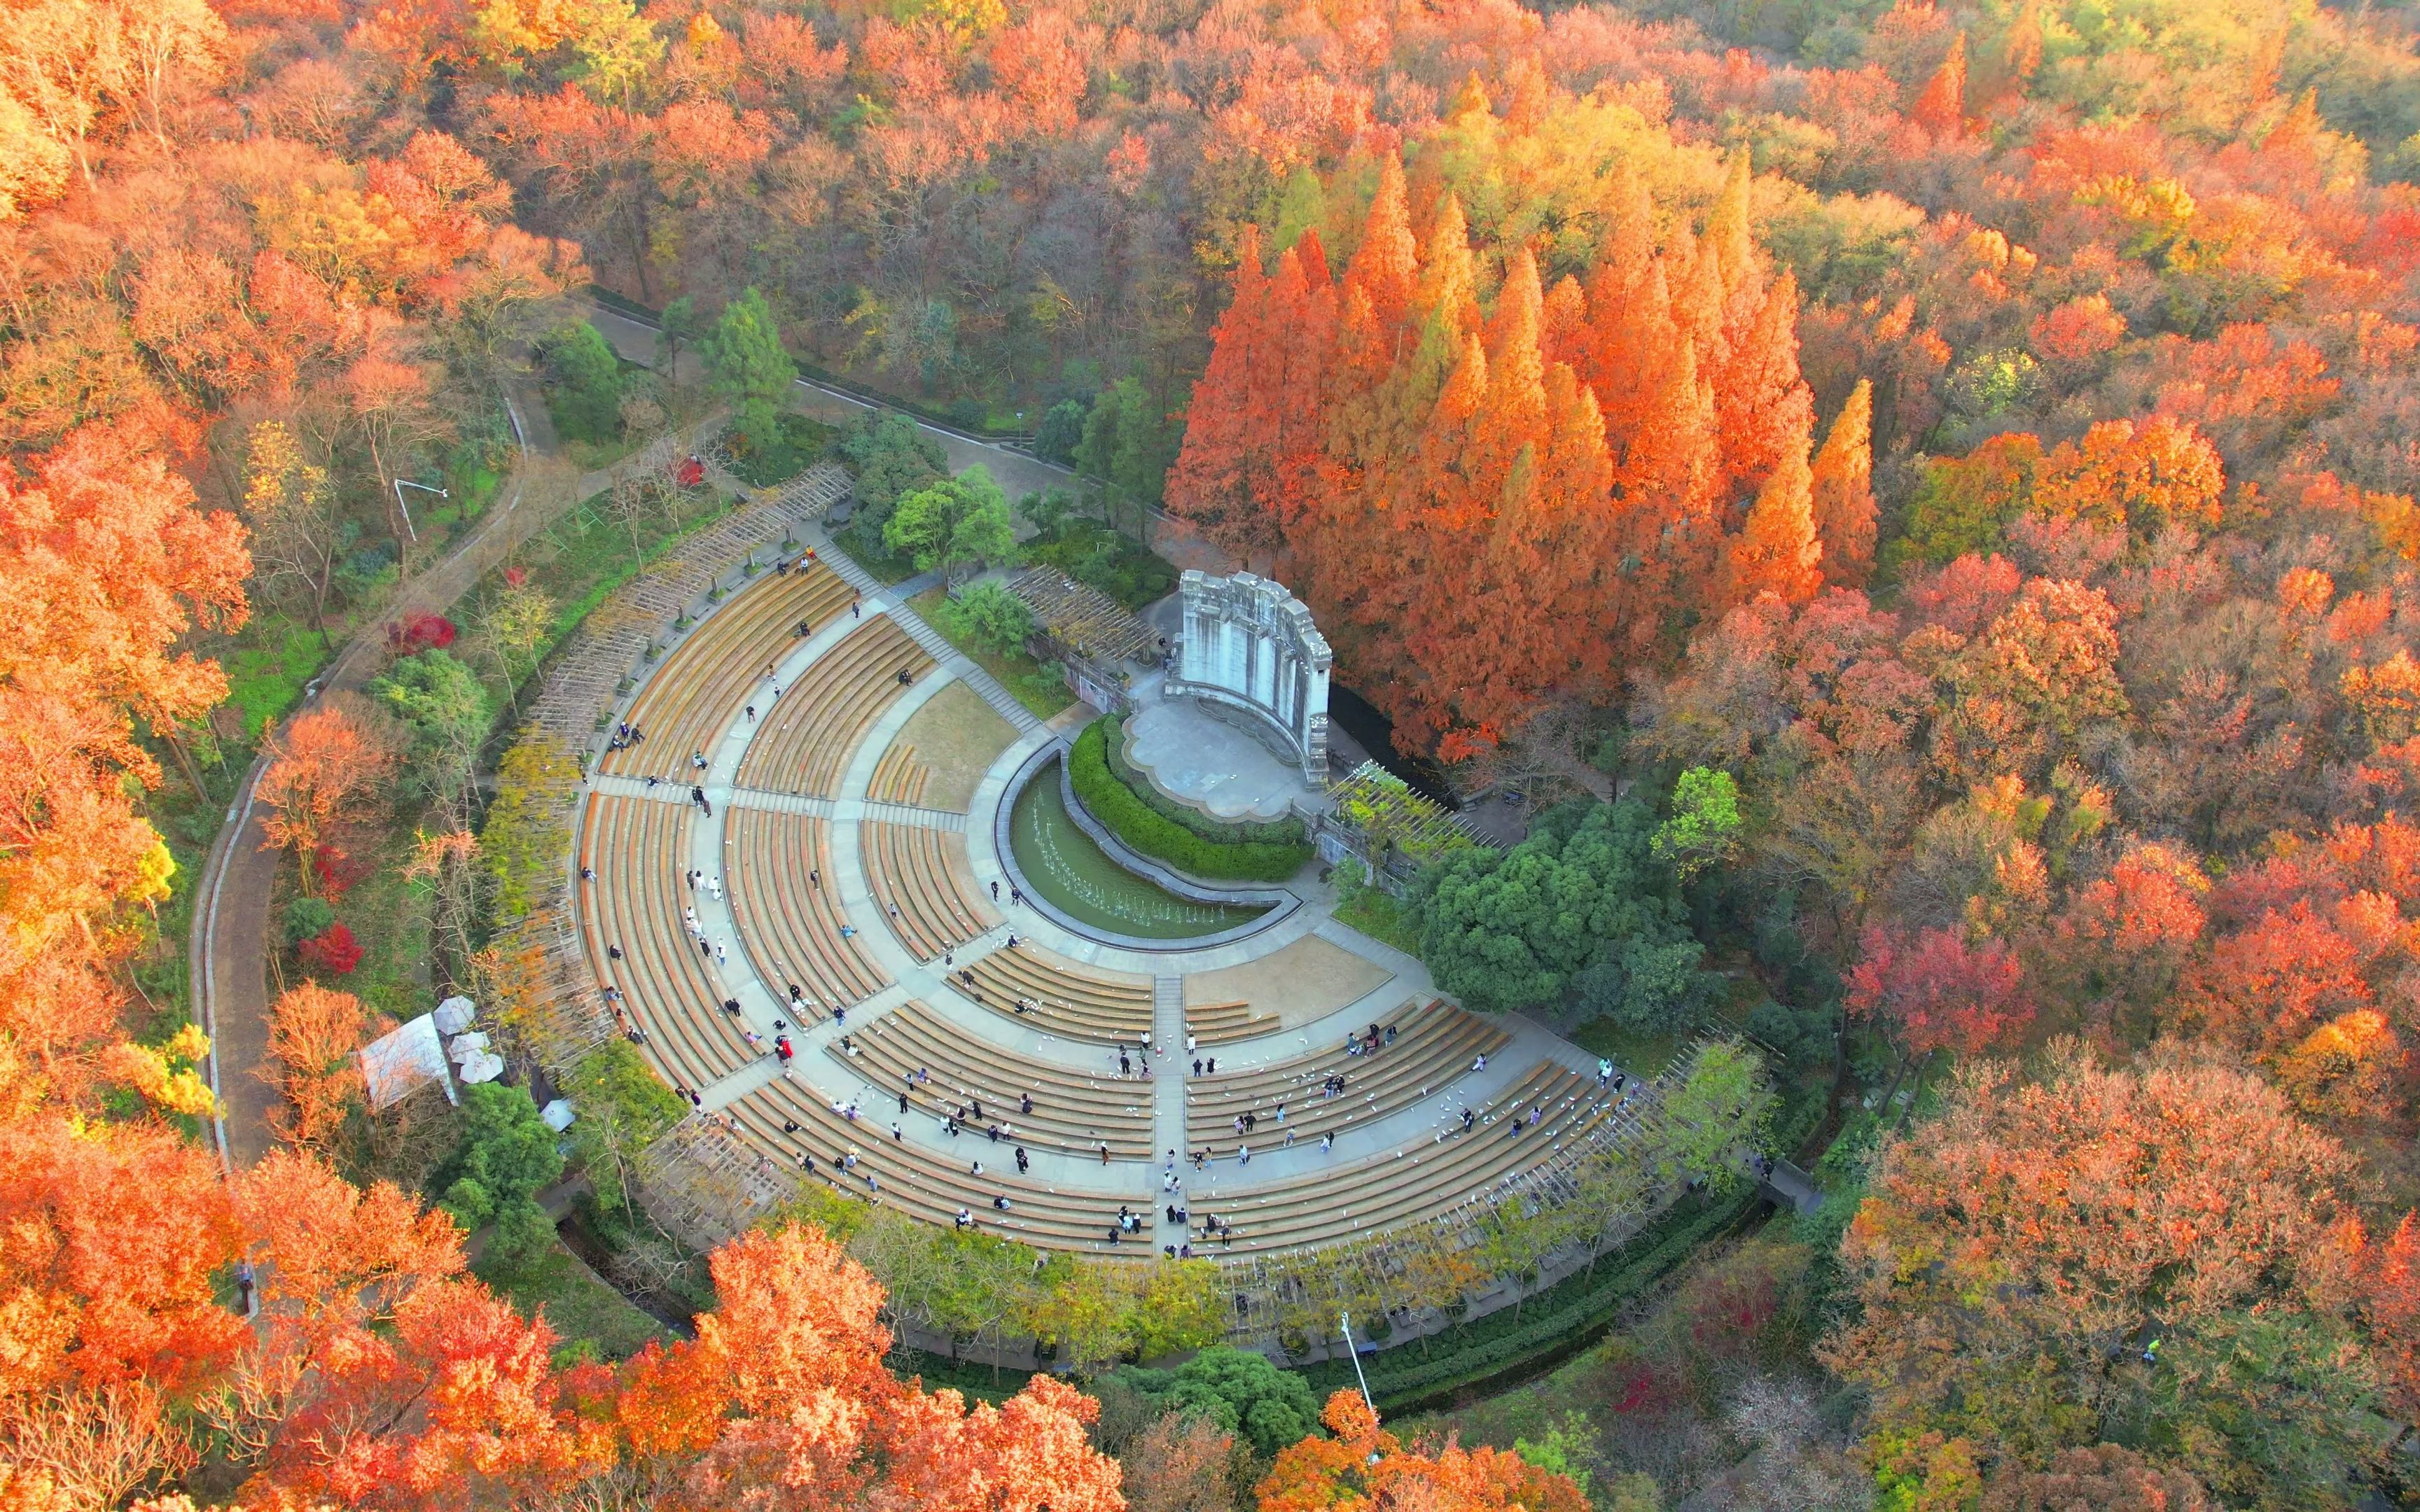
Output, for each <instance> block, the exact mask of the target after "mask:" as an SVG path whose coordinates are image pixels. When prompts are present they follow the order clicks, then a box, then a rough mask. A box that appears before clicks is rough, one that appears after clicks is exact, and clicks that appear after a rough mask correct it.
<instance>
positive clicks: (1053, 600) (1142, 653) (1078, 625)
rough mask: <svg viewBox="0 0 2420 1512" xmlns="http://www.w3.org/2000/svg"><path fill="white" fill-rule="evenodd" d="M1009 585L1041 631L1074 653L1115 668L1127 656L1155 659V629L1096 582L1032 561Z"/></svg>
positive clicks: (1128, 659)
mask: <svg viewBox="0 0 2420 1512" xmlns="http://www.w3.org/2000/svg"><path fill="white" fill-rule="evenodd" d="M1008 591H1009V592H1010V593H1012V594H1016V596H1017V597H1018V598H1020V599H1023V600H1024V601H1025V607H1026V608H1028V609H1032V611H1033V618H1034V621H1035V623H1036V624H1038V625H1041V626H1042V632H1043V633H1044V634H1045V635H1047V636H1048V637H1050V639H1051V640H1054V641H1057V642H1058V643H1059V644H1060V645H1061V646H1063V647H1064V648H1065V649H1066V651H1067V652H1068V653H1069V654H1070V655H1073V656H1081V657H1083V658H1084V659H1085V660H1087V661H1090V662H1094V663H1097V664H1099V665H1100V666H1101V667H1102V668H1103V669H1104V670H1109V671H1114V670H1115V669H1117V668H1118V667H1120V666H1121V665H1123V664H1124V663H1125V662H1129V661H1139V662H1142V663H1145V664H1149V663H1151V662H1155V661H1156V660H1158V659H1159V632H1158V631H1156V630H1155V629H1153V628H1152V627H1151V626H1150V625H1146V624H1144V623H1143V622H1142V620H1141V619H1140V618H1139V617H1138V616H1136V614H1135V613H1134V612H1133V611H1132V610H1131V609H1127V608H1126V607H1125V605H1123V604H1121V603H1119V602H1118V601H1117V600H1116V599H1114V598H1111V597H1110V596H1109V594H1105V593H1102V592H1101V591H1100V590H1099V589H1097V588H1093V587H1090V586H1088V585H1086V584H1084V583H1079V582H1078V581H1077V580H1076V579H1073V578H1070V577H1068V576H1067V575H1066V574H1065V573H1063V572H1061V571H1060V570H1059V569H1058V568H1056V567H1034V568H1031V569H1029V570H1028V571H1026V572H1025V573H1023V574H1021V575H1019V576H1018V577H1017V579H1016V580H1015V581H1013V582H1011V583H1010V584H1009V585H1008Z"/></svg>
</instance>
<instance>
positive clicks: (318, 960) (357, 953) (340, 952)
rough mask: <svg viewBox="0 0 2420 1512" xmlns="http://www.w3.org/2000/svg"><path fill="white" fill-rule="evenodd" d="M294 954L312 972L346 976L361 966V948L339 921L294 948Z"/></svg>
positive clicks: (349, 930)
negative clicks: (299, 957)
mask: <svg viewBox="0 0 2420 1512" xmlns="http://www.w3.org/2000/svg"><path fill="white" fill-rule="evenodd" d="M294 953H295V954H296V955H299V956H301V957H302V964H304V965H306V966H309V967H310V968H311V969H312V970H314V971H324V972H328V973H330V974H331V975H334V976H339V977H342V976H346V975H348V974H349V973H350V972H351V971H352V969H353V968H354V967H355V966H358V965H360V964H362V955H363V948H362V944H361V942H360V941H358V940H356V939H354V938H353V932H352V929H351V927H350V926H349V925H347V924H346V923H345V922H344V921H342V920H341V919H340V920H338V921H337V922H335V923H334V924H331V925H329V926H328V927H327V928H326V929H324V930H322V931H320V932H319V933H317V934H315V935H313V936H312V937H311V938H309V939H307V940H304V941H303V942H302V944H301V945H299V946H297V947H295V950H294Z"/></svg>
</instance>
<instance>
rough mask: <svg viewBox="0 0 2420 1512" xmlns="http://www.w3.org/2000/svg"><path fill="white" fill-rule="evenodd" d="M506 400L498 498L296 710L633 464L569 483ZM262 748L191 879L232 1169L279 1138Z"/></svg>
mask: <svg viewBox="0 0 2420 1512" xmlns="http://www.w3.org/2000/svg"><path fill="white" fill-rule="evenodd" d="M504 404H505V409H506V411H507V412H508V413H509V414H510V415H511V417H512V422H513V432H514V435H515V437H516V439H517V440H519V442H520V460H519V462H517V463H516V464H515V466H514V468H513V471H512V475H511V476H510V477H509V478H508V479H507V480H506V481H505V483H504V486H502V487H501V488H500V489H499V490H498V498H499V502H497V503H496V504H494V505H493V506H492V507H490V508H489V511H488V514H487V517H486V518H484V519H483V520H481V521H480V522H479V526H478V528H477V529H476V530H474V531H473V532H471V533H470V534H469V535H467V536H465V537H464V538H463V539H462V541H461V542H460V544H458V546H456V547H455V548H454V549H453V551H452V552H450V553H449V554H447V555H446V556H445V557H444V558H443V559H442V560H441V561H439V562H437V563H434V564H433V565H431V566H429V567H427V568H426V569H424V570H423V571H422V572H421V573H420V574H419V575H418V576H416V577H414V578H412V579H411V580H410V581H409V582H407V583H405V584H404V585H403V588H402V590H401V592H399V593H398V594H396V596H395V598H394V599H393V600H392V601H391V602H389V603H388V604H386V605H385V606H383V607H382V608H381V609H380V613H379V614H378V616H377V617H376V618H375V620H373V621H372V622H370V623H368V624H365V625H363V626H362V627H361V628H360V629H359V630H357V631H356V632H355V633H354V635H353V638H352V640H349V641H348V642H347V643H346V645H345V647H344V649H343V650H342V651H340V652H339V653H338V654H337V655H336V657H335V659H334V661H333V662H331V663H330V664H329V665H328V667H327V668H326V669H325V670H323V671H321V672H320V674H319V675H318V677H317V678H315V679H313V681H312V684H311V687H309V688H308V689H306V691H305V693H304V697H303V701H302V704H301V706H300V707H299V708H298V709H297V710H296V711H295V712H296V713H300V712H302V710H303V709H308V708H310V707H312V706H313V705H314V704H316V703H317V702H318V698H319V696H320V695H321V694H323V693H326V692H328V691H331V690H334V689H339V688H342V689H348V690H358V689H359V688H361V687H363V686H364V685H365V684H366V683H367V682H368V681H369V679H370V678H371V677H372V676H373V675H375V673H376V672H377V671H378V669H379V668H380V665H381V662H382V659H383V658H382V654H383V651H384V639H383V637H384V630H385V626H386V625H389V624H390V623H392V622H394V621H396V620H398V619H401V618H404V617H406V616H408V615H413V614H434V613H441V612H442V611H444V610H445V609H450V608H452V607H453V605H454V604H455V603H456V602H457V601H458V600H459V599H460V598H461V597H462V595H463V594H467V593H469V592H470V591H471V589H472V588H473V586H474V585H475V584H476V583H477V582H478V581H479V579H482V578H484V577H486V576H487V575H488V574H489V572H490V571H492V570H493V569H494V568H495V566H496V565H497V563H501V562H503V561H504V559H505V558H506V557H508V556H509V555H511V553H512V552H513V551H514V550H515V549H516V548H519V547H520V545H521V544H522V543H524V542H526V541H528V540H529V539H530V537H532V536H533V535H535V534H536V533H537V532H539V531H542V530H544V529H545V528H546V527H547V526H549V525H551V524H552V523H553V522H554V520H555V519H556V518H557V517H559V516H561V515H562V514H563V513H564V511H566V509H568V508H570V507H571V506H572V505H574V504H575V503H577V502H578V501H580V500H582V499H585V498H587V497H589V496H590V495H592V494H594V493H596V492H597V491H598V490H600V489H602V488H604V487H606V486H608V485H610V484H611V483H612V482H613V478H614V476H615V474H616V473H617V472H618V471H620V470H621V469H622V468H623V467H626V466H629V465H632V460H633V459H625V461H624V462H622V463H618V464H616V465H615V466H614V467H612V468H606V469H603V470H600V471H593V472H588V473H584V474H582V475H581V476H580V477H579V478H578V479H577V480H576V481H572V480H570V479H569V478H568V476H567V475H568V473H569V471H570V470H569V469H568V468H567V467H564V466H562V465H561V464H560V463H558V462H556V461H555V459H556V458H558V457H559V456H560V455H561V451H562V448H561V444H560V443H559V442H558V441H557V440H556V438H555V434H554V425H553V423H552V421H551V420H550V419H549V418H548V415H547V409H546V405H545V401H544V397H543V395H541V394H540V393H538V390H537V388H536V386H535V384H534V383H530V382H528V381H526V380H523V381H520V382H516V383H514V384H513V385H512V386H511V387H510V389H509V390H508V391H507V393H506V394H505V399H504ZM712 424H715V420H714V418H713V417H709V418H708V419H707V420H706V421H704V422H701V423H700V431H701V432H702V431H703V430H704V429H705V427H706V426H710V425H712ZM281 728H282V727H281ZM261 746H262V748H261V753H260V754H259V755H257V756H256V757H255V758H254V760H253V764H252V765H251V766H250V767H249V768H248V769H247V770H246V771H245V772H244V774H243V778H242V779H241V781H240V782H239V783H238V784H237V786H236V791H235V795H234V796H233V797H232V798H230V799H229V800H228V804H227V810H226V815H225V822H224V823H223V824H222V825H220V828H219V834H218V838H217V839H216V840H215V841H212V842H211V845H210V851H209V856H208V857H207V859H206V860H205V861H204V862H203V865H202V872H201V875H200V877H199V878H198V879H197V880H196V881H195V883H194V887H195V895H196V898H197V902H196V903H195V905H194V929H193V934H192V936H191V938H190V940H189V942H188V949H187V955H188V969H189V971H190V973H191V979H192V991H193V1002H194V1017H195V1019H196V1020H198V1021H199V1022H200V1024H201V1026H202V1028H203V1030H204V1032H206V1033H208V1034H209V1037H210V1057H209V1081H210V1089H211V1090H212V1091H213V1092H214V1093H216V1094H217V1096H218V1099H219V1106H220V1114H219V1117H218V1119H216V1120H215V1121H214V1125H213V1128H212V1134H213V1136H214V1139H215V1142H216V1144H217V1147H218V1152H219V1160H220V1164H221V1165H222V1166H223V1167H225V1168H226V1169H229V1170H233V1169H235V1168H238V1167H247V1168H248V1167H250V1166H251V1165H254V1164H255V1163H256V1162H257V1161H258V1160H259V1159H260V1158H261V1157H262V1156H263V1155H266V1154H267V1153H269V1151H270V1150H271V1149H272V1148H273V1147H274V1145H275V1142H276V1137H275V1134H274V1133H273V1131H272V1128H271V1123H270V1112H271V1109H272V1108H273V1107H274V1106H275V1105H276V1102H277V1093H276V1091H275V1089H274V1088H271V1086H270V1085H269V1083H268V1082H266V1081H264V1080H262V1079H261V1077H259V1076H258V1075H256V1070H257V1069H258V1068H259V1067H260V1066H262V1065H263V1064H264V1063H265V1062H266V1060H267V1058H268V1055H269V1005H270V998H271V994H270V990H269V951H270V949H271V943H270V941H271V923H272V920H271V917H270V903H271V899H272V898H273V897H274V895H275V892H276V887H277V867H278V862H279V857H278V856H277V853H276V852H274V851H270V850H264V849H262V846H263V844H264V843H265V841H266V838H267V837H266V834H265V832H264V831H263V829H262V827H261V824H260V816H259V812H258V805H257V803H256V799H255V795H254V788H255V784H256V783H257V782H258V781H259V779H260V774H261V772H262V770H263V769H264V768H266V767H267V765H268V764H269V757H268V747H269V742H268V741H267V740H266V739H264V740H263V741H262V743H261Z"/></svg>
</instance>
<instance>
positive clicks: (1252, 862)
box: [1067, 717, 1311, 882]
mask: <svg viewBox="0 0 2420 1512" xmlns="http://www.w3.org/2000/svg"><path fill="white" fill-rule="evenodd" d="M1108 726H1109V720H1108V719H1107V718H1106V717H1104V718H1099V719H1095V720H1094V721H1093V722H1092V723H1091V724H1088V725H1086V726H1085V727H1084V731H1083V733H1081V734H1079V735H1078V736H1077V737H1076V745H1075V748H1074V749H1073V750H1071V751H1070V752H1069V753H1068V756H1067V780H1068V781H1069V783H1070V784H1072V785H1073V786H1074V787H1075V790H1076V797H1077V800H1078V802H1080V803H1082V804H1083V806H1084V807H1085V809H1086V810H1089V811H1090V812H1091V813H1092V815H1093V817H1094V818H1095V819H1098V820H1099V821H1100V822H1101V823H1102V824H1104V825H1108V826H1109V829H1110V831H1111V832H1112V833H1114V834H1115V835H1116V836H1117V837H1118V839H1120V840H1122V841H1125V843H1126V844H1128V845H1131V846H1132V847H1134V848H1135V849H1136V850H1137V851H1140V852H1141V853H1142V854H1143V855H1145V856H1150V857H1152V858H1153V859H1155V860H1159V861H1165V862H1167V863H1168V864H1169V865H1170V866H1172V867H1174V868H1176V869H1177V870H1178V871H1180V872H1191V873H1193V874H1194V875H1195V876H1198V877H1220V878H1226V879H1231V880H1234V881H1242V882H1283V881H1285V880H1286V879H1287V878H1288V877H1291V876H1293V875H1294V874H1295V872H1299V871H1301V870H1302V869H1303V868H1304V867H1305V866H1307V865H1309V864H1310V862H1311V847H1310V846H1309V845H1273V844H1269V843H1267V842H1265V841H1252V842H1248V843H1245V844H1240V845H1234V844H1223V843H1221V842H1219V841H1207V840H1203V839H1202V837H1201V836H1199V835H1196V834H1195V833H1193V831H1191V830H1189V829H1187V828H1186V827H1185V826H1184V825H1179V824H1177V823H1175V822H1174V821H1172V820H1170V819H1166V818H1163V817H1162V816H1161V815H1159V814H1157V813H1155V812H1154V811H1153V810H1151V809H1150V808H1149V807H1148V806H1147V805H1145V804H1144V803H1143V801H1142V800H1141V799H1140V798H1138V797H1136V796H1135V793H1134V789H1132V788H1130V787H1128V786H1126V785H1125V783H1124V782H1121V781H1119V780H1118V775H1117V774H1116V773H1115V772H1112V771H1110V770H1109V731H1108Z"/></svg>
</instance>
